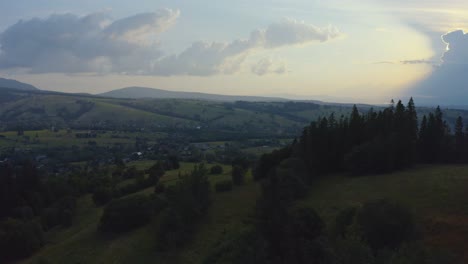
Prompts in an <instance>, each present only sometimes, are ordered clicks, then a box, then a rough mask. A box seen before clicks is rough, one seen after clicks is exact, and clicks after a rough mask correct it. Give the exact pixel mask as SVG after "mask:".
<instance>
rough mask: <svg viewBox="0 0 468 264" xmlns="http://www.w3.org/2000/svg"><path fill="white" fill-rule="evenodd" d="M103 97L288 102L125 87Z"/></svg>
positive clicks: (276, 98) (272, 98)
mask: <svg viewBox="0 0 468 264" xmlns="http://www.w3.org/2000/svg"><path fill="white" fill-rule="evenodd" d="M99 95H100V96H104V97H111V98H132V99H142V98H158V99H196V100H209V101H224V102H234V101H249V102H267V101H268V102H271V101H288V99H284V98H279V97H261V96H236V95H219V94H208V93H194V92H175V91H167V90H161V89H154V88H146V87H127V88H122V89H117V90H113V91H110V92H106V93H102V94H99Z"/></svg>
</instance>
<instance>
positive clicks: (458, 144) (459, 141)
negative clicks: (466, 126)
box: [455, 116, 465, 162]
mask: <svg viewBox="0 0 468 264" xmlns="http://www.w3.org/2000/svg"><path fill="white" fill-rule="evenodd" d="M464 159H465V132H464V130H463V118H462V117H461V116H459V117H458V118H457V121H456V122H455V160H456V161H458V162H461V161H463V160H464Z"/></svg>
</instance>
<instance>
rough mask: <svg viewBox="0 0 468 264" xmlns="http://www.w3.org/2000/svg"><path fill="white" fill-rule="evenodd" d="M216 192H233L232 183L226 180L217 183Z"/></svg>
mask: <svg viewBox="0 0 468 264" xmlns="http://www.w3.org/2000/svg"><path fill="white" fill-rule="evenodd" d="M215 190H216V192H228V191H230V190H232V181H231V180H225V181H220V182H217V183H216V185H215Z"/></svg>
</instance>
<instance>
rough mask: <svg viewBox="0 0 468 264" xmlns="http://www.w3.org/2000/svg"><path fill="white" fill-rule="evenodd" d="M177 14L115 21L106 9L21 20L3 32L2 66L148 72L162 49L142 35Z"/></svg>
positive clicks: (0, 37) (171, 20)
mask: <svg viewBox="0 0 468 264" xmlns="http://www.w3.org/2000/svg"><path fill="white" fill-rule="evenodd" d="M178 16H179V11H172V10H169V9H162V10H159V11H157V12H155V13H145V14H138V15H135V16H133V17H128V18H123V19H120V20H115V21H113V22H112V21H110V20H109V18H108V17H107V16H106V15H104V14H102V13H96V14H91V15H88V16H84V17H79V16H76V15H73V14H60V15H52V16H50V17H48V18H46V19H39V18H35V19H31V20H28V21H19V22H18V23H16V24H14V25H12V26H11V27H9V28H8V29H7V30H5V31H4V32H3V33H2V34H1V35H0V46H1V53H0V68H24V69H28V70H29V72H31V73H45V72H61V73H82V72H98V73H105V72H116V73H128V74H138V73H142V72H148V71H149V70H150V68H149V66H150V65H151V63H152V62H153V61H154V60H155V59H157V58H159V57H161V55H162V53H161V52H160V51H159V48H158V45H156V44H155V43H151V44H149V43H148V42H147V41H144V40H143V39H142V38H141V37H142V36H145V35H148V34H151V33H160V32H162V31H164V30H166V29H167V28H168V27H170V26H171V25H172V24H173V23H174V21H175V20H176V19H177V17H178Z"/></svg>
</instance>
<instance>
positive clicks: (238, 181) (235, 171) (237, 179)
mask: <svg viewBox="0 0 468 264" xmlns="http://www.w3.org/2000/svg"><path fill="white" fill-rule="evenodd" d="M245 173H246V170H244V168H242V167H241V166H238V165H234V166H232V174H231V176H232V182H233V183H234V184H235V185H242V184H244V179H245Z"/></svg>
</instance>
